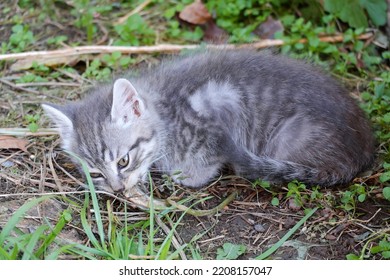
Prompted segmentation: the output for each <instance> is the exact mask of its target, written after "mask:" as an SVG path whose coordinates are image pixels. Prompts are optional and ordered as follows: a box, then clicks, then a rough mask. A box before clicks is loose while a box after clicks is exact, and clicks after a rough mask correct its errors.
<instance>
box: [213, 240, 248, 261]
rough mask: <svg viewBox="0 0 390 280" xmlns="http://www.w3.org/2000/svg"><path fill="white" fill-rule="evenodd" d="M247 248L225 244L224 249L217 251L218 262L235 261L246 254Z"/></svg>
mask: <svg viewBox="0 0 390 280" xmlns="http://www.w3.org/2000/svg"><path fill="white" fill-rule="evenodd" d="M245 251H246V247H245V246H244V245H237V244H232V243H225V244H223V245H222V248H218V249H217V260H235V259H237V258H238V257H239V256H240V255H242V254H244V253H245Z"/></svg>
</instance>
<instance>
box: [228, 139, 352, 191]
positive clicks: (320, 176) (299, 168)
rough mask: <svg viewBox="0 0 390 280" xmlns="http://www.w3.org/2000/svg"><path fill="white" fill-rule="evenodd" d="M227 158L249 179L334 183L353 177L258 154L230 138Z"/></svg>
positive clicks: (239, 173) (236, 170)
mask: <svg viewBox="0 0 390 280" xmlns="http://www.w3.org/2000/svg"><path fill="white" fill-rule="evenodd" d="M225 151H226V155H227V156H228V158H227V160H228V162H229V163H230V164H232V165H233V168H234V169H235V172H236V173H237V174H238V175H241V176H243V177H246V178H248V179H259V178H261V179H263V180H267V181H271V182H274V183H282V182H290V181H292V180H295V179H296V180H299V181H301V182H304V183H309V184H319V185H324V186H326V185H333V184H335V183H339V182H342V181H348V180H350V179H351V178H343V177H342V175H341V174H338V173H337V172H332V171H331V170H319V169H317V168H315V167H310V166H306V165H303V164H299V163H296V162H292V161H286V160H279V159H273V158H270V157H267V156H257V155H255V154H253V153H251V152H250V151H248V150H247V149H245V148H243V147H240V146H238V145H237V144H235V143H234V141H233V140H232V139H229V140H228V141H227V143H226V146H225Z"/></svg>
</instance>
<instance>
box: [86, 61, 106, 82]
mask: <svg viewBox="0 0 390 280" xmlns="http://www.w3.org/2000/svg"><path fill="white" fill-rule="evenodd" d="M110 76H111V69H110V68H109V67H104V66H103V64H102V62H101V61H100V59H94V60H92V62H91V63H90V64H89V65H88V66H87V69H86V70H85V72H84V73H83V77H86V78H93V79H96V80H108V79H109V77H110Z"/></svg>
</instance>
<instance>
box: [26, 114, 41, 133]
mask: <svg viewBox="0 0 390 280" xmlns="http://www.w3.org/2000/svg"><path fill="white" fill-rule="evenodd" d="M24 117H25V119H26V121H27V122H28V126H27V127H28V129H29V130H30V131H31V132H37V131H38V128H39V125H38V121H39V119H40V118H41V116H40V115H39V114H34V115H31V114H27V115H25V116H24Z"/></svg>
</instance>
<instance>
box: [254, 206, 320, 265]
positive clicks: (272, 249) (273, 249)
mask: <svg viewBox="0 0 390 280" xmlns="http://www.w3.org/2000/svg"><path fill="white" fill-rule="evenodd" d="M317 210H318V207H316V208H314V209H312V210H311V211H310V212H309V213H307V214H306V215H305V216H304V217H303V218H302V219H301V220H300V221H299V222H298V223H297V224H296V225H295V226H294V227H293V228H292V229H290V230H289V231H288V232H287V233H286V234H285V235H284V236H283V237H282V238H281V239H280V240H279V241H278V242H276V243H275V244H274V245H273V246H272V247H271V248H269V249H268V250H267V251H265V252H264V253H262V254H261V255H260V256H258V257H256V258H255V259H256V260H264V259H266V258H268V257H269V256H270V255H271V254H273V253H274V252H275V251H276V250H277V249H279V247H280V246H282V245H283V244H284V242H286V241H287V239H289V238H290V237H291V235H293V234H294V233H295V232H296V231H297V230H298V228H300V227H301V226H302V225H303V224H304V223H305V222H306V221H307V219H309V218H310V217H311V216H312V215H313V214H314V213H315V212H316V211H317Z"/></svg>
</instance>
